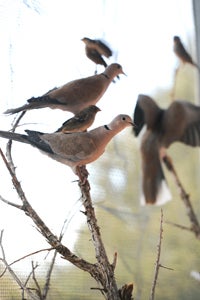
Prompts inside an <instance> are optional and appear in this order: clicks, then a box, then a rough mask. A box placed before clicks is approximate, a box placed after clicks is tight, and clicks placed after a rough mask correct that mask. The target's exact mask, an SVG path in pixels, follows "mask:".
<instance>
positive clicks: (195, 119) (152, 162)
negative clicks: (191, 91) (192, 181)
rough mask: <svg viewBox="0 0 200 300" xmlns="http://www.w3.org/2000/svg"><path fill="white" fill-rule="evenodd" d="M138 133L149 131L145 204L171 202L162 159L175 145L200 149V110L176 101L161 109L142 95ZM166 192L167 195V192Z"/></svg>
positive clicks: (143, 145) (145, 149) (145, 136)
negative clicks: (199, 147)
mask: <svg viewBox="0 0 200 300" xmlns="http://www.w3.org/2000/svg"><path fill="white" fill-rule="evenodd" d="M134 123H135V124H136V126H135V127H134V129H133V130H134V133H135V135H136V136H138V135H139V133H140V132H141V130H142V128H143V126H144V125H146V127H147V128H146V131H145V132H144V134H143V136H142V141H141V149H140V150H141V159H142V176H143V178H142V188H143V194H144V203H146V204H164V203H165V202H166V201H168V200H170V198H171V196H170V192H169V189H168V187H167V184H166V180H165V176H164V173H163V169H162V166H161V158H163V157H164V154H165V151H166V149H167V148H168V147H169V146H170V145H171V144H172V143H174V142H182V143H184V144H186V145H190V146H193V147H195V146H200V107H199V106H196V105H193V104H191V103H189V102H186V101H181V100H175V101H173V102H172V103H171V104H170V106H169V107H168V108H167V109H161V108H160V107H159V106H158V105H157V104H156V102H155V101H154V100H153V99H152V98H150V97H148V96H147V95H139V96H138V99H137V103H136V107H135V111H134ZM164 192H165V193H164Z"/></svg>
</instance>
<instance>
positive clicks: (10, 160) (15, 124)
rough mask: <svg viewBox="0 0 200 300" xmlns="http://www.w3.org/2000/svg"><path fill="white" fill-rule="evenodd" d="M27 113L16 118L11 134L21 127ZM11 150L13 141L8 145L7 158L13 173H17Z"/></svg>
mask: <svg viewBox="0 0 200 300" xmlns="http://www.w3.org/2000/svg"><path fill="white" fill-rule="evenodd" d="M25 113H26V111H22V112H21V113H20V115H19V116H18V118H16V119H15V120H14V123H13V125H12V129H11V132H15V129H16V128H17V126H18V125H19V122H20V120H21V119H22V118H23V116H24V115H25ZM11 148H12V140H9V141H8V143H7V147H6V157H7V159H8V162H9V165H10V167H11V169H12V171H13V172H15V166H14V163H13V159H12V155H11Z"/></svg>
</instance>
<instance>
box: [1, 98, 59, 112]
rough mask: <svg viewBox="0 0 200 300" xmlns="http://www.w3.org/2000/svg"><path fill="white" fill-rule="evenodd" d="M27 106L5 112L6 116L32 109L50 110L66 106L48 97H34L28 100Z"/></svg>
mask: <svg viewBox="0 0 200 300" xmlns="http://www.w3.org/2000/svg"><path fill="white" fill-rule="evenodd" d="M27 102H28V103H27V104H25V105H23V106H20V107H17V108H11V109H8V110H6V111H5V112H4V114H16V113H18V112H20V111H26V110H30V109H37V108H44V107H50V108H54V107H55V108H56V107H58V106H64V104H62V103H60V102H59V101H58V100H56V99H53V98H50V97H49V96H48V95H44V96H41V97H36V98H35V97H32V98H30V99H28V100H27Z"/></svg>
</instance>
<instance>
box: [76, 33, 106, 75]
mask: <svg viewBox="0 0 200 300" xmlns="http://www.w3.org/2000/svg"><path fill="white" fill-rule="evenodd" d="M81 40H82V41H83V42H84V43H85V53H86V56H87V57H88V58H89V59H90V60H92V61H93V62H94V63H95V64H96V65H102V66H104V67H105V68H106V67H107V63H106V61H105V60H104V58H103V56H105V57H107V58H109V57H110V56H112V50H111V49H110V48H109V47H108V46H107V45H106V44H104V43H103V42H102V41H101V40H92V39H89V38H87V37H84V38H83V39H81ZM96 73H97V70H96V71H95V74H96Z"/></svg>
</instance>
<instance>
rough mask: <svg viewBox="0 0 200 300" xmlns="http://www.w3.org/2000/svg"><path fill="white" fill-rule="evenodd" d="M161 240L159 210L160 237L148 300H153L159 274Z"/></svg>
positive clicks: (161, 223) (161, 219) (161, 224)
mask: <svg viewBox="0 0 200 300" xmlns="http://www.w3.org/2000/svg"><path fill="white" fill-rule="evenodd" d="M162 238H163V211H162V209H161V217H160V236H159V243H158V246H157V247H158V252H157V258H156V265H155V273H154V279H153V284H152V288H151V295H150V300H154V297H155V289H156V283H157V279H158V272H159V268H160V254H161V244H162Z"/></svg>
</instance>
